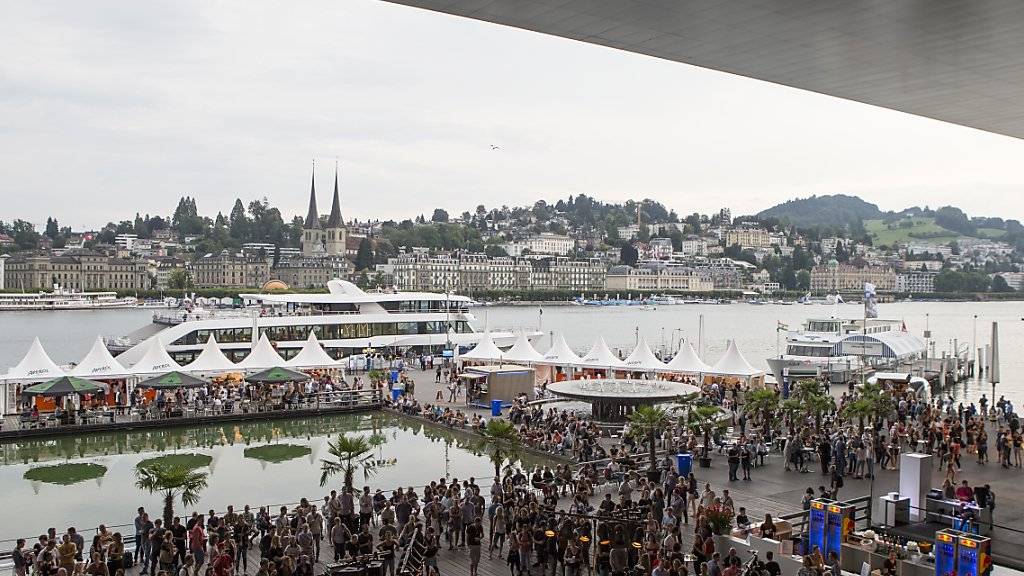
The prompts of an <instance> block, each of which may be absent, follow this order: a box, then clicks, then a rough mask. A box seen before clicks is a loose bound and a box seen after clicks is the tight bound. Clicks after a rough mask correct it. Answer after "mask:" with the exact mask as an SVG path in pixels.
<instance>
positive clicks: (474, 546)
mask: <svg viewBox="0 0 1024 576" xmlns="http://www.w3.org/2000/svg"><path fill="white" fill-rule="evenodd" d="M483 537H484V527H483V521H482V520H481V519H480V517H479V516H477V517H476V518H475V519H473V522H472V524H470V525H469V526H468V527H467V528H466V544H467V545H468V546H469V576H477V567H478V566H479V565H480V544H481V542H482V541H483Z"/></svg>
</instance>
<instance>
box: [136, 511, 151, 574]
mask: <svg viewBox="0 0 1024 576" xmlns="http://www.w3.org/2000/svg"><path fill="white" fill-rule="evenodd" d="M137 512H138V513H139V515H138V516H136V517H135V555H136V556H139V561H140V562H144V560H142V557H143V556H142V539H143V537H144V536H145V534H146V522H148V521H149V516H148V515H147V514H146V509H145V508H143V507H142V506H139V509H138V510H137ZM142 567H143V572H145V567H146V565H145V564H143V565H142Z"/></svg>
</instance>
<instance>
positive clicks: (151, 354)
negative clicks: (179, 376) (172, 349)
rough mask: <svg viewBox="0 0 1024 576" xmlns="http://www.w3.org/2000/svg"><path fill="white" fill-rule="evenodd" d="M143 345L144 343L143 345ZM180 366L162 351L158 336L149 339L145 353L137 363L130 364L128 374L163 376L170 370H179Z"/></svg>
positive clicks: (164, 350)
mask: <svg viewBox="0 0 1024 576" xmlns="http://www.w3.org/2000/svg"><path fill="white" fill-rule="evenodd" d="M143 344H145V343H143ZM180 369H181V366H180V365H179V364H178V363H177V362H175V361H174V358H171V355H170V354H168V353H167V350H166V349H164V345H163V343H161V342H160V337H159V336H153V337H152V338H150V339H149V344H148V348H147V349H146V352H145V353H144V354H143V355H142V358H139V361H138V362H136V363H135V364H132V366H131V370H130V372H131V373H132V374H133V375H136V376H141V375H144V374H163V373H164V372H171V371H172V370H180Z"/></svg>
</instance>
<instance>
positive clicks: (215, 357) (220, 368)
mask: <svg viewBox="0 0 1024 576" xmlns="http://www.w3.org/2000/svg"><path fill="white" fill-rule="evenodd" d="M237 369H238V367H237V366H235V363H234V362H232V361H231V360H228V357H227V356H225V355H224V353H223V352H221V351H220V346H217V340H216V339H215V338H214V337H213V334H210V337H209V338H207V339H206V344H203V349H202V351H200V352H199V355H198V356H196V359H195V360H193V361H192V362H189V363H188V364H187V365H185V367H184V368H182V370H187V371H189V372H225V371H230V370H237Z"/></svg>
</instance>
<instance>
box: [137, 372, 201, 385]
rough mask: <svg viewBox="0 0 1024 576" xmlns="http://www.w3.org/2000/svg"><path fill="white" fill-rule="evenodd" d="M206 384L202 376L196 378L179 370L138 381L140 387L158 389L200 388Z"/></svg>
mask: <svg viewBox="0 0 1024 576" xmlns="http://www.w3.org/2000/svg"><path fill="white" fill-rule="evenodd" d="M205 384H206V380H203V379H202V378H196V377H195V376H189V375H188V374H183V373H181V372H178V371H174V372H168V373H167V374H164V375H162V376H156V377H154V378H148V379H146V380H143V381H142V382H139V383H138V385H137V386H138V387H139V388H156V389H158V390H159V389H163V390H167V389H172V390H173V389H177V388H198V387H200V386H203V385H205Z"/></svg>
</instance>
